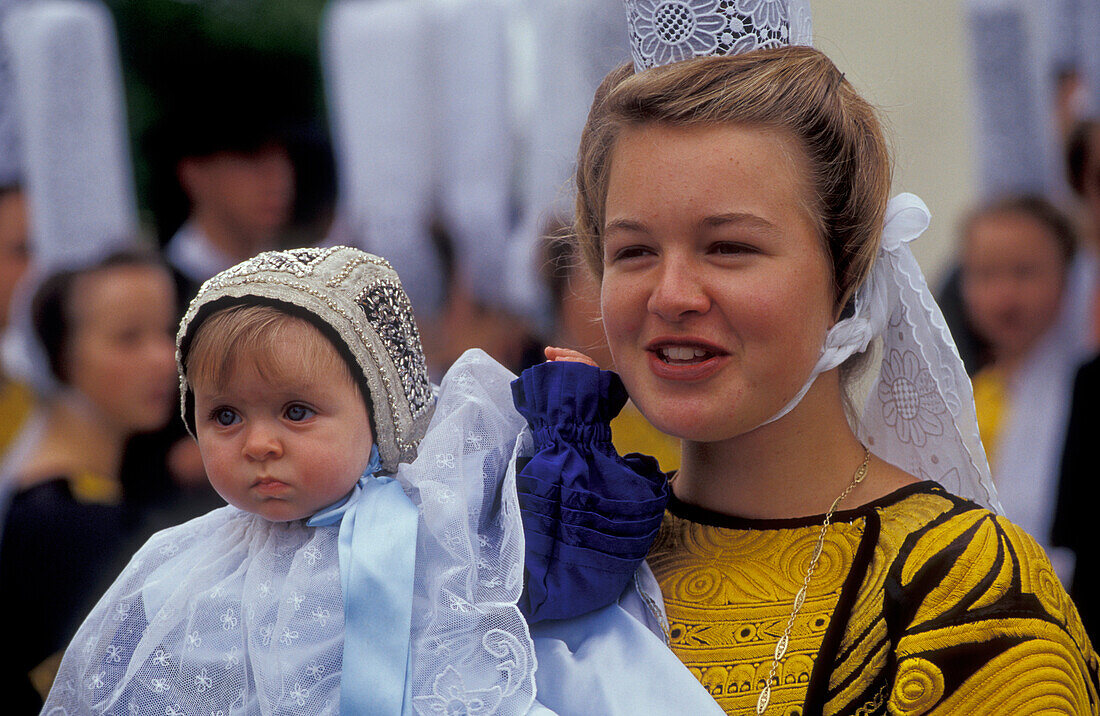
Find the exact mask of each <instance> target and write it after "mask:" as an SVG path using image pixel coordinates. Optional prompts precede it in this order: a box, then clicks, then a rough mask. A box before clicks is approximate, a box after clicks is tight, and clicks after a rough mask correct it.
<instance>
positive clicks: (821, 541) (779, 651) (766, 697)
mask: <svg viewBox="0 0 1100 716" xmlns="http://www.w3.org/2000/svg"><path fill="white" fill-rule="evenodd" d="M870 464H871V451H870V450H868V449H867V448H866V447H864V448H863V464H862V465H860V466H859V469H857V470H856V474H855V475H854V476H853V477H852V481H851V482H850V483H849V484H848V487H846V488H844V492H842V493H840V495H838V496H837V498H836V499H835V500H833V505H832V507H830V508H829V511H828V512H826V513H825V522H824V523H823V524H822V525H821V534H819V535H818V536H817V546H816V547H814V556H813V558H812V559H811V560H810V566H809V567H808V568H807V569H806V578H805V579H804V580H802V588H801V589H799V590H798V594H796V595H795V597H794V609H792V610H791V618H790V619H788V620H787V626H786V628H785V629H784V630H783V636H781V637H779V641H778V642H776V645H775V656H773V657H772V668H771V669H770V670H768V678H767V680H766V681H765V682H764V688H763V689H761V690H760V697H759V698H757V699H756V713H757V714H758V715H759V714H762V713H764V709H766V708H768V703H769V702H770V701H771V698H772V679H774V678H775V670H776V669H778V668H779V662H780V660H781V659H782V658H783V655H784V654H786V653H787V646H788V645H789V644H790V640H791V630H792V629H793V628H794V620H795V618H796V617H797V616H798V612H799V611H801V610H802V604H803V602H805V601H806V591H807V590H808V589H809V588H810V578H811V577H813V576H814V570H815V569H817V561H818V560H819V559H820V558H821V550H823V549H824V548H825V533H826V532H828V531H829V524H830V523H831V522H832V520H833V513H834V512H836V508H837V505H839V504H840V503H841V501H842V500H844V498H845V497H847V496H848V495H849V494H850V493H851V492H852V490H854V489H855V487H856V485H858V484H859V483H861V482H863V478H865V477H867V468H868V467H869V466H870Z"/></svg>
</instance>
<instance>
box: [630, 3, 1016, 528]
mask: <svg viewBox="0 0 1100 716" xmlns="http://www.w3.org/2000/svg"><path fill="white" fill-rule="evenodd" d="M624 3H625V5H626V10H627V16H628V18H629V22H630V33H631V43H632V46H633V47H632V49H633V53H634V67H635V71H637V72H643V71H645V70H646V69H648V68H651V67H656V66H660V65H666V64H669V63H671V62H679V61H682V60H689V59H692V58H695V57H706V56H713V55H730V54H740V53H742V52H749V51H751V50H755V49H758V48H768V47H780V46H784V45H791V44H810V43H811V39H812V21H811V18H810V10H809V5H808V3H807V2H805V0H624ZM930 220H931V215H930V214H929V212H928V208H927V207H926V206H925V205H924V202H922V201H921V200H920V199H919V198H917V197H916V196H914V195H912V194H901V195H899V196H897V197H894V198H893V199H891V200H890V203H889V205H888V206H887V210H886V217H885V223H884V226H883V231H882V240H881V245H880V248H879V252H878V255H877V257H876V259H875V264H874V267H873V269H872V271H871V273H870V275H868V277H867V279H866V280H865V281H864V283H863V285H862V286H860V288H859V289H858V290H857V292H856V295H855V298H854V300H853V308H854V311H853V313H852V315H851V316H848V317H846V318H844V319H842V320H840V321H838V322H837V323H836V325H834V326H833V328H832V329H830V331H829V332H828V334H827V335H826V337H825V344H824V345H823V346H822V350H821V356H820V357H819V359H818V362H817V364H816V365H815V366H814V368H813V371H812V372H811V374H810V376H809V378H808V379H807V380H806V382H805V384H804V385H803V386H802V389H801V390H800V391H799V392H798V394H797V395H795V396H794V397H793V398H792V399H791V400H790V401H789V402H788V403H787V404H786V405H785V406H784V407H783V408H782V409H781V410H780V411H779V412H778V413H776V414H775V415H774V416H772V417H771V418H770V419H769V420H768V421H767V422H774V421H776V420H778V419H780V418H782V417H783V416H784V415H786V414H787V413H789V412H790V411H791V410H792V409H794V407H795V406H796V405H798V403H799V401H801V400H802V397H803V396H804V395H805V394H806V392H807V391H808V390H809V389H810V387H811V386H812V385H813V383H814V381H815V380H816V379H817V376H819V375H820V374H821V373H824V372H825V371H828V370H832V369H834V368H837V367H839V366H840V365H841V364H842V363H844V361H846V360H847V359H848V358H850V357H851V356H853V355H856V354H858V353H863V352H865V351H867V350H869V349H872V348H873V346H872V343H873V342H875V341H876V340H878V342H879V343H880V344H881V349H880V354H881V359H880V362H879V364H878V365H877V366H875V367H874V368H873V370H874V371H875V372H876V373H877V377H876V379H875V381H874V384H873V386H872V388H871V390H870V392H869V394H868V396H867V399H866V402H865V404H864V409H863V412H862V415H861V416H860V418H859V426H858V430H857V433H858V435H859V438H860V440H861V441H863V442H864V443H865V444H866V445H867V446H868V447H869V448H870V449H871V450H872V451H873V452H874V453H875V454H876V455H878V456H879V457H881V458H883V459H885V460H887V461H888V462H890V463H893V464H895V465H897V466H899V467H901V468H902V469H904V470H906V471H907V472H909V473H911V474H913V475H915V476H917V477H919V478H922V479H933V480H936V481H937V482H939V483H940V484H942V485H944V487H946V488H947V489H948V490H950V491H951V492H953V493H955V494H957V495H959V496H961V497H966V498H969V499H972V500H975V501H976V502H978V503H980V504H982V505H984V506H986V507H989V508H991V509H994V510H996V511H998V512H1003V510H1002V509H1001V504H1000V501H999V500H998V498H997V490H996V488H995V487H994V486H993V480H992V478H991V476H990V474H989V463H988V461H987V459H986V455H985V450H984V448H983V447H982V444H981V440H980V438H979V435H978V422H977V417H976V415H975V410H974V392H973V388H972V387H971V385H970V378H969V377H968V376H967V374H966V371H965V369H964V368H963V363H962V359H960V358H959V353H958V350H957V349H956V348H955V342H954V340H953V339H952V338H951V333H950V331H949V330H948V328H947V323H946V322H945V321H944V319H943V314H942V313H941V312H940V309H939V307H938V306H937V305H936V301H935V299H934V298H933V297H932V292H931V291H930V290H929V288H928V283H927V282H926V281H925V279H924V275H923V273H922V272H921V269H920V266H919V265H918V264H917V260H916V258H915V257H914V256H913V252H912V251H911V250H910V249H909V242H910V241H912V240H913V239H916V238H917V237H918V236H920V235H921V234H922V233H923V232H924V230H925V229H926V228H927V227H928V223H929V221H930ZM765 424H766V423H765Z"/></svg>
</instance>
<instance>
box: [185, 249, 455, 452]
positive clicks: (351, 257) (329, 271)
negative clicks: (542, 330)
mask: <svg viewBox="0 0 1100 716" xmlns="http://www.w3.org/2000/svg"><path fill="white" fill-rule="evenodd" d="M242 303H272V304H276V305H278V306H282V307H285V308H288V309H289V310H290V312H292V313H293V314H294V315H299V316H302V317H304V318H307V319H309V320H311V321H312V322H313V323H314V324H315V325H317V326H318V327H319V328H321V329H322V332H324V333H325V334H326V335H327V336H328V337H329V338H330V339H331V340H333V342H334V343H335V344H336V347H337V349H339V350H340V353H341V354H343V355H344V357H345V358H349V359H353V360H354V363H353V365H354V366H356V367H358V371H354V373H355V374H357V375H360V376H362V377H361V379H360V380H359V383H360V385H361V386H364V387H365V388H366V390H367V392H368V395H367V396H366V397H367V398H368V400H369V402H370V406H369V407H370V410H371V426H372V427H373V429H374V441H375V444H376V445H377V446H378V451H379V453H380V454H381V457H382V467H383V469H384V470H386V471H387V472H391V473H392V472H394V471H396V470H397V465H398V463H401V462H411V461H412V460H413V459H414V458H415V457H416V448H417V445H418V443H419V442H420V439H421V438H422V437H423V436H424V431H425V430H426V429H427V426H428V422H429V421H430V420H431V416H432V407H433V405H434V399H433V397H432V388H431V383H430V382H429V381H428V369H427V365H426V363H425V360H424V350H423V348H422V347H421V344H420V333H419V332H418V331H417V328H416V322H415V321H414V319H413V313H412V306H411V305H410V304H409V298H408V296H407V295H405V290H404V289H403V288H402V287H401V280H400V279H399V278H398V276H397V272H396V271H394V270H393V268H392V267H391V266H390V264H389V262H387V261H386V260H385V259H383V258H381V257H378V256H375V255H373V254H368V253H365V252H363V251H360V250H358V249H353V248H349V247H347V246H336V247H332V248H327V249H320V248H307V249H293V250H290V251H266V252H264V253H262V254H259V255H258V256H256V257H254V258H251V259H249V260H248V261H245V262H243V263H240V264H237V265H236V266H234V267H233V268H230V269H226V270H225V271H222V272H221V273H219V274H218V275H217V276H214V277H213V278H211V279H210V280H209V281H207V282H206V283H204V284H203V285H202V288H200V289H199V293H198V295H197V296H195V298H194V300H193V301H191V305H190V306H189V307H188V309H187V313H186V314H184V317H183V320H182V321H181V322H180V329H179V334H178V335H177V336H176V363H177V367H178V369H179V374H180V409H181V411H182V413H183V419H184V422H185V423H186V424H187V429H188V430H190V431H191V433H192V434H194V432H195V425H194V397H193V395H191V389H190V386H189V385H188V383H187V375H186V372H185V370H184V367H185V360H186V357H187V351H188V349H189V347H190V343H191V340H192V339H193V338H194V335H195V328H197V327H198V326H199V325H200V324H201V323H202V322H203V321H204V320H205V319H206V318H208V317H209V316H210V315H211V314H212V313H214V312H215V311H216V310H218V309H221V308H225V307H228V306H232V305H237V304H242ZM349 362H351V361H350V360H349Z"/></svg>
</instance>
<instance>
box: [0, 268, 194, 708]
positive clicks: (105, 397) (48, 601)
mask: <svg viewBox="0 0 1100 716" xmlns="http://www.w3.org/2000/svg"><path fill="white" fill-rule="evenodd" d="M32 311H33V314H34V316H33V317H34V321H35V330H36V332H37V334H38V338H39V340H40V341H41V343H42V345H43V347H44V348H45V352H46V356H47V358H48V360H49V366H50V372H51V373H52V375H53V377H54V378H55V379H56V381H57V383H58V388H57V390H56V391H55V394H54V395H53V396H52V397H51V398H50V399H48V400H47V401H45V406H44V418H43V422H42V427H41V431H40V433H39V438H38V440H37V442H36V443H35V444H34V446H33V447H31V448H30V449H29V451H28V453H27V455H26V457H25V458H24V460H23V461H22V463H21V464H20V465H19V466H18V467H16V468H15V469H14V471H13V475H14V481H15V485H14V486H13V495H12V498H11V502H10V504H9V505H7V506H6V507H7V509H6V514H5V520H4V528H3V535H2V536H3V540H2V542H0V547H2V549H0V605H2V606H3V608H4V609H6V610H8V613H10V614H18V615H19V618H18V619H16V620H14V623H13V625H12V638H13V639H15V640H17V642H18V643H19V645H20V647H19V649H17V650H13V651H12V652H11V653H10V655H9V657H10V658H9V660H7V661H6V662H5V663H7V664H8V665H9V666H8V668H6V670H5V676H4V679H3V683H4V686H5V687H6V691H5V693H9V694H11V695H12V699H14V701H12V703H14V704H16V706H13V708H14V709H15V710H16V711H18V712H19V713H24V712H30V711H31V710H37V709H38V708H39V707H41V698H40V695H43V696H44V694H45V693H46V691H48V689H49V686H50V683H51V682H52V680H53V675H54V673H55V672H56V670H57V666H58V664H59V663H60V657H61V651H62V650H63V649H64V647H65V645H66V644H67V643H68V641H69V639H70V638H71V637H72V634H73V632H74V631H76V628H77V626H79V624H80V621H81V620H82V619H83V618H84V615H85V613H86V610H87V609H89V608H90V607H91V606H92V605H93V604H94V603H95V600H96V599H97V598H98V597H99V595H100V594H101V593H102V591H103V589H105V588H106V587H107V585H109V584H110V582H111V580H112V579H113V578H114V577H115V576H116V575H117V573H118V570H119V569H121V568H122V566H123V564H124V562H125V559H127V558H128V557H129V553H130V551H132V549H133V547H134V546H136V545H132V544H130V541H131V540H132V539H134V538H135V537H136V536H137V535H136V533H137V531H138V529H139V527H140V520H139V515H138V514H137V510H135V509H134V508H133V507H132V505H131V502H130V501H129V500H128V499H127V495H126V494H125V491H124V490H123V487H122V484H121V482H120V480H119V468H120V465H121V462H122V456H123V451H124V448H125V445H126V441H127V439H128V438H130V437H131V436H133V435H135V434H137V433H140V432H143V431H149V430H156V429H158V428H161V427H163V426H164V425H165V423H167V422H168V418H169V417H170V416H171V415H172V409H173V407H174V406H175V392H176V391H175V383H176V378H175V359H174V356H175V353H174V351H175V349H174V344H173V341H172V335H173V328H174V325H175V316H176V302H175V289H174V287H173V284H172V278H171V275H170V274H169V273H168V270H167V269H166V268H165V267H164V266H163V265H162V264H161V263H159V261H158V260H157V259H155V258H153V257H150V256H149V255H147V254H145V253H131V252H127V253H120V254H118V255H115V256H112V257H110V258H108V259H107V260H105V261H104V262H102V263H101V264H98V265H96V266H93V267H89V268H86V269H81V270H77V271H67V272H63V273H59V274H56V275H54V276H52V277H51V278H49V279H47V280H46V281H45V282H44V283H43V284H42V286H41V287H40V288H39V289H38V291H37V293H36V294H35V298H34V302H33V307H32ZM32 686H33V687H34V688H33V689H32ZM36 692H37V693H36Z"/></svg>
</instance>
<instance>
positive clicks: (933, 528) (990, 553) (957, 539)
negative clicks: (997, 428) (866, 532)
mask: <svg viewBox="0 0 1100 716" xmlns="http://www.w3.org/2000/svg"><path fill="white" fill-rule="evenodd" d="M877 512H878V515H879V527H878V529H879V530H880V535H879V540H878V541H879V547H880V550H881V552H882V553H883V555H884V556H886V555H889V556H891V557H892V559H890V562H891V563H892V565H891V571H892V578H893V579H895V580H897V582H898V584H899V586H901V587H903V588H905V587H915V586H917V585H928V584H930V583H931V582H939V583H951V584H952V585H953V586H952V588H951V589H942V590H941V592H942V594H943V595H944V596H946V595H947V594H948V593H952V594H954V593H963V592H966V591H970V590H969V589H967V587H968V586H969V587H972V588H974V589H977V588H978V587H979V584H981V585H983V586H984V591H987V592H989V593H990V594H998V595H1000V596H1001V597H1002V598H1004V597H1006V596H1008V595H1019V594H1025V593H1027V594H1033V595H1039V594H1042V595H1044V599H1045V600H1046V601H1042V602H1041V603H1042V604H1043V605H1044V606H1045V607H1046V608H1048V611H1051V612H1053V613H1059V614H1061V613H1064V612H1065V610H1066V609H1065V608H1066V603H1065V602H1066V601H1068V597H1066V598H1065V599H1054V596H1055V595H1054V592H1055V591H1057V592H1059V593H1060V594H1061V595H1062V596H1064V595H1065V591H1064V590H1063V589H1062V588H1061V585H1060V583H1059V582H1058V578H1057V576H1056V575H1055V573H1054V568H1053V567H1052V566H1051V563H1050V560H1049V559H1048V558H1047V556H1046V553H1045V552H1044V551H1043V549H1042V547H1040V546H1039V544H1038V543H1037V542H1036V541H1035V539H1034V538H1032V537H1031V535H1029V534H1028V533H1027V532H1025V531H1024V530H1023V529H1021V528H1020V527H1019V526H1017V525H1016V524H1015V523H1013V522H1012V521H1011V520H1009V519H1008V518H1006V517H1004V516H1003V515H999V514H997V513H995V512H993V511H991V510H989V509H986V508H985V507H982V506H981V505H979V504H977V503H975V502H972V501H971V500H967V499H965V498H962V497H958V496H957V495H954V494H952V493H951V492H949V491H947V490H946V489H944V488H943V487H942V486H940V485H938V484H937V483H934V482H924V483H920V484H919V485H917V486H914V487H913V488H911V489H909V490H908V491H907V494H906V495H905V496H904V497H903V498H902V499H898V500H896V501H893V502H891V503H889V504H887V505H885V506H883V507H882V508H880V509H879V510H877ZM937 575H938V578H935V579H934V578H933V577H934V576H937ZM1051 580H1053V581H1051ZM1054 586H1057V590H1054V589H1052V587H1054ZM1009 587H1011V589H1009Z"/></svg>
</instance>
